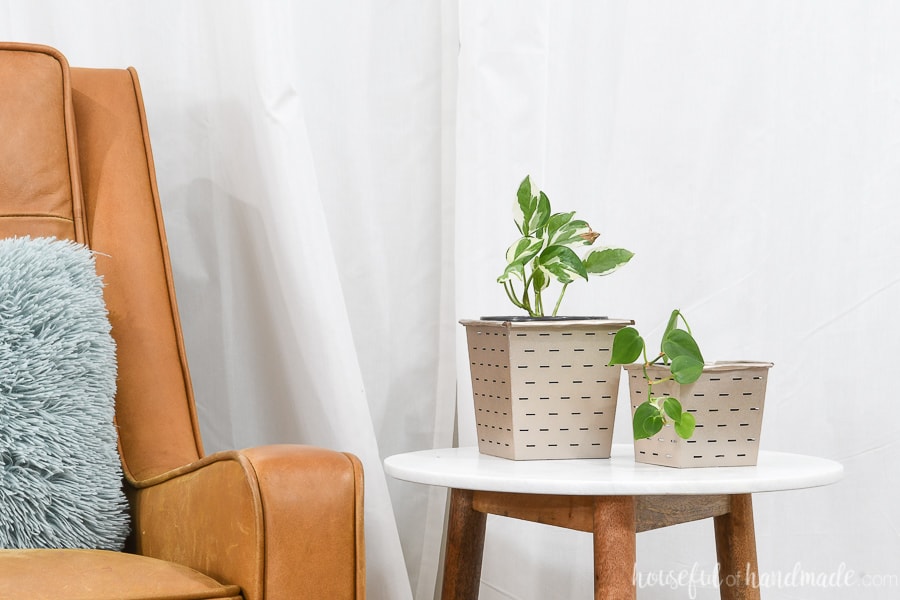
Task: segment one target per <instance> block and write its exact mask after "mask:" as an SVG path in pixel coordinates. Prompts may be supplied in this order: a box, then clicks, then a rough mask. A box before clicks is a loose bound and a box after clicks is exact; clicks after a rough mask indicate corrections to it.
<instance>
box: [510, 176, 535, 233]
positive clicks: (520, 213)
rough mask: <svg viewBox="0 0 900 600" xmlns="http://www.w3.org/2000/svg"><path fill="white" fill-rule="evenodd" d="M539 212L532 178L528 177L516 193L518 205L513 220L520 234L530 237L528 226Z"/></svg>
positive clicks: (514, 210)
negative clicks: (533, 192)
mask: <svg viewBox="0 0 900 600" xmlns="http://www.w3.org/2000/svg"><path fill="white" fill-rule="evenodd" d="M536 210H537V198H535V197H534V196H533V195H532V194H531V176H526V177H525V179H523V180H522V183H521V184H519V191H518V192H517V193H516V205H515V207H514V209H513V220H514V221H515V222H516V227H518V228H519V233H521V234H522V235H528V234H529V233H530V231H529V230H528V224H529V223H531V221H532V219H533V218H534V212H535V211H536Z"/></svg>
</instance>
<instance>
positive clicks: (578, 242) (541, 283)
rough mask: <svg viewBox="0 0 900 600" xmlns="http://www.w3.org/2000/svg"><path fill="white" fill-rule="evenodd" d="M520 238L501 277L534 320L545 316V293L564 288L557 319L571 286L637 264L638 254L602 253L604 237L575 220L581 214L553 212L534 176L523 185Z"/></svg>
mask: <svg viewBox="0 0 900 600" xmlns="http://www.w3.org/2000/svg"><path fill="white" fill-rule="evenodd" d="M513 220H514V221H515V224H516V228H517V229H518V230H519V234H520V237H519V238H518V239H517V240H516V241H514V242H513V243H512V245H510V247H509V248H508V249H507V251H506V262H507V265H506V268H505V269H504V271H503V273H502V274H501V275H500V276H499V277H498V278H497V281H498V282H499V283H501V284H502V285H503V289H504V290H505V291H506V295H507V297H508V298H509V301H510V302H512V304H513V305H514V306H516V307H517V308H520V309H522V310H524V311H525V312H527V313H528V315H529V316H530V317H544V316H545V312H546V311H545V308H544V293H545V292H546V291H547V290H548V288H550V287H551V284H553V283H554V282H555V283H556V284H558V285H559V286H560V291H559V294H558V296H557V298H556V302H554V303H553V310H552V312H551V313H550V315H549V316H552V317H555V316H557V313H558V311H559V307H560V304H561V303H562V300H563V296H565V293H566V289H567V288H568V287H569V284H571V283H573V282H575V281H578V280H579V279H583V280H585V281H587V280H588V279H589V278H590V277H591V276H594V277H599V276H603V275H609V274H610V273H612V272H614V271H615V270H617V269H618V268H619V267H621V266H622V265H624V264H625V263H627V262H628V261H629V260H631V257H632V256H634V253H633V252H631V251H630V250H626V249H625V248H596V249H592V250H590V251H589V252H586V253H583V255H582V256H580V255H579V254H578V252H577V251H579V250H582V249H583V247H584V246H593V244H594V242H595V241H597V239H598V238H599V237H600V234H599V233H597V232H596V231H594V230H593V229H591V226H590V225H588V223H587V221H583V220H581V219H576V218H575V212H574V211H572V212H558V213H554V212H552V210H551V208H550V199H549V198H548V197H547V195H546V194H545V193H544V192H543V191H539V192H538V193H537V194H535V193H534V190H533V189H532V186H531V177H530V176H529V177H525V179H524V180H522V183H521V184H520V185H519V190H518V192H517V193H516V203H515V205H514V219H513Z"/></svg>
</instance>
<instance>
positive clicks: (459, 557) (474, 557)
mask: <svg viewBox="0 0 900 600" xmlns="http://www.w3.org/2000/svg"><path fill="white" fill-rule="evenodd" d="M486 524H487V515H486V514H484V513H480V512H478V511H476V510H474V509H473V508H472V491H471V490H457V489H454V490H451V491H450V515H449V519H448V524H447V549H446V552H445V555H444V581H443V584H442V588H441V599H442V600H477V599H478V590H479V587H480V585H481V560H482V557H483V555H484V531H485V526H486Z"/></svg>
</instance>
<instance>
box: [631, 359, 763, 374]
mask: <svg viewBox="0 0 900 600" xmlns="http://www.w3.org/2000/svg"><path fill="white" fill-rule="evenodd" d="M622 366H623V367H625V370H626V371H636V370H638V369H642V368H643V367H644V365H643V363H631V364H629V365H622ZM774 366H775V363H771V362H765V361H755V360H717V361H715V362H711V363H706V364H705V365H703V372H704V373H715V372H717V371H745V370H749V369H770V368H772V367H774ZM647 368H648V369H664V370H668V367H667V366H665V365H648V366H647Z"/></svg>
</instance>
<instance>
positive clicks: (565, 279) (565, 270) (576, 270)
mask: <svg viewBox="0 0 900 600" xmlns="http://www.w3.org/2000/svg"><path fill="white" fill-rule="evenodd" d="M537 266H538V267H539V268H540V269H542V270H544V271H546V272H547V273H550V274H552V275H553V276H554V277H555V278H556V280H557V281H559V282H560V283H571V282H572V281H574V280H575V278H576V277H581V278H582V279H587V276H588V275H587V271H585V269H584V265H583V264H582V262H581V259H580V258H578V255H577V254H575V253H574V252H573V251H572V250H571V249H570V248H566V247H565V246H548V247H547V249H545V250H544V251H543V252H541V254H540V255H539V256H538V259H537Z"/></svg>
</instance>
